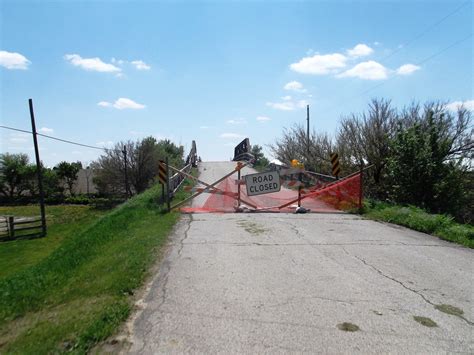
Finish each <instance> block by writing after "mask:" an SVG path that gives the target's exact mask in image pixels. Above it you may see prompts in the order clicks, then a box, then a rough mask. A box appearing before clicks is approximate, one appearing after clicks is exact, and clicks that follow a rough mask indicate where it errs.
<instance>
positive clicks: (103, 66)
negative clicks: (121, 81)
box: [64, 54, 122, 73]
mask: <svg viewBox="0 0 474 355" xmlns="http://www.w3.org/2000/svg"><path fill="white" fill-rule="evenodd" d="M64 59H66V60H67V61H69V62H70V63H71V64H72V65H74V66H76V67H80V68H82V69H84V70H88V71H98V72H103V73H119V72H121V71H122V69H120V68H119V67H116V66H115V65H113V64H109V63H104V62H103V61H102V60H101V59H100V58H97V57H96V58H82V57H81V56H80V55H79V54H66V55H65V56H64Z"/></svg>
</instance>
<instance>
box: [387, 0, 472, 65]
mask: <svg viewBox="0 0 474 355" xmlns="http://www.w3.org/2000/svg"><path fill="white" fill-rule="evenodd" d="M469 3H470V1H466V2H464V3H462V4H461V5H460V6H458V7H457V8H456V9H455V10H453V11H452V12H450V13H449V14H447V15H446V16H444V17H442V18H441V19H439V20H438V21H436V22H435V23H433V24H432V25H431V26H429V27H427V28H425V29H424V30H423V31H421V32H420V33H418V34H417V35H415V37H413V38H412V39H410V40H408V41H407V42H405V43H403V44H402V45H401V47H399V48H397V49H396V50H394V51H393V52H392V53H390V54H388V55H386V56H384V57H382V58H381V59H380V61H382V60H385V59H387V58H390V57H392V56H393V55H395V54H396V53H398V52H400V51H401V50H403V49H404V48H406V47H408V46H409V45H411V44H412V43H413V42H415V41H416V40H418V39H420V38H421V37H423V36H424V35H425V34H426V33H428V32H429V31H431V30H432V29H433V28H435V27H437V26H438V25H439V24H441V23H442V22H444V21H445V20H447V19H448V18H449V17H451V16H452V15H454V14H455V13H456V12H458V11H459V10H461V9H462V8H463V7H464V6H466V5H467V4H469Z"/></svg>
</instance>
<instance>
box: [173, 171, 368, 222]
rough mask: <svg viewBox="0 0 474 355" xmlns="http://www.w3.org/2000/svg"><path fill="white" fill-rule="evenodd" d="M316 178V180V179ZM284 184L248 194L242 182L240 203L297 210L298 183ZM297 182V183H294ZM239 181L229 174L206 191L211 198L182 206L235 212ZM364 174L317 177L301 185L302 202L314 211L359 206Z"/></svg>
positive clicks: (257, 207)
mask: <svg viewBox="0 0 474 355" xmlns="http://www.w3.org/2000/svg"><path fill="white" fill-rule="evenodd" d="M313 182H314V181H313ZM285 185H286V186H288V185H292V184H288V182H286V183H284V184H282V188H281V190H280V191H279V192H274V193H269V194H264V195H257V196H248V195H247V190H246V187H245V185H243V184H241V185H240V197H241V201H240V207H241V209H242V208H243V209H244V210H249V211H255V212H294V211H295V209H296V207H297V206H298V187H297V186H293V187H292V188H287V187H284V186H285ZM295 185H298V184H295ZM238 186H239V185H238V184H237V181H236V179H235V177H234V176H230V177H228V178H227V179H225V180H223V181H222V182H221V183H219V184H218V185H216V189H214V190H213V191H212V193H207V192H204V193H205V194H207V195H208V198H207V199H206V200H205V201H204V202H203V203H202V204H201V205H196V203H195V202H193V204H192V206H191V207H182V208H181V209H180V210H181V211H182V212H185V213H199V212H204V213H205V212H221V213H225V212H235V211H236V210H237V208H238V207H239V206H238ZM360 189H361V176H360V174H359V173H358V174H354V175H352V176H349V177H347V178H344V179H341V180H338V181H334V182H330V183H327V182H322V181H318V182H316V184H314V185H313V186H308V187H303V188H301V192H300V193H301V206H302V207H304V208H306V209H310V211H311V212H340V211H348V210H351V209H354V208H358V207H359V196H360Z"/></svg>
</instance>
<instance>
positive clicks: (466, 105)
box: [446, 100, 474, 111]
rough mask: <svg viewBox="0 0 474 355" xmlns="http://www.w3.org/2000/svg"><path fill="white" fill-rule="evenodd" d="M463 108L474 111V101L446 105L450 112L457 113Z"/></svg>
mask: <svg viewBox="0 0 474 355" xmlns="http://www.w3.org/2000/svg"><path fill="white" fill-rule="evenodd" d="M461 106H463V107H464V108H465V109H466V110H469V111H474V100H466V101H464V102H463V101H454V102H451V103H450V104H448V105H446V108H447V109H448V110H450V111H457V110H458V109H459V108H460V107H461Z"/></svg>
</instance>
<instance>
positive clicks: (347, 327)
mask: <svg viewBox="0 0 474 355" xmlns="http://www.w3.org/2000/svg"><path fill="white" fill-rule="evenodd" d="M337 327H338V328H339V329H340V330H343V331H345V332H356V331H358V330H360V328H359V327H358V326H357V325H356V324H353V323H349V322H344V323H340V324H338V325H337Z"/></svg>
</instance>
